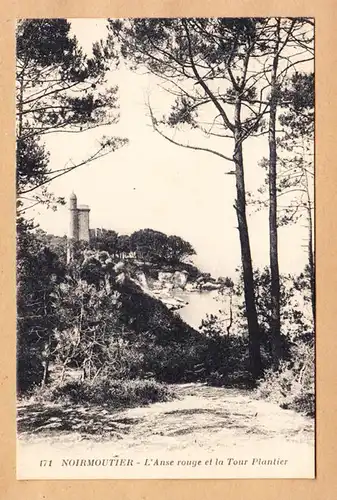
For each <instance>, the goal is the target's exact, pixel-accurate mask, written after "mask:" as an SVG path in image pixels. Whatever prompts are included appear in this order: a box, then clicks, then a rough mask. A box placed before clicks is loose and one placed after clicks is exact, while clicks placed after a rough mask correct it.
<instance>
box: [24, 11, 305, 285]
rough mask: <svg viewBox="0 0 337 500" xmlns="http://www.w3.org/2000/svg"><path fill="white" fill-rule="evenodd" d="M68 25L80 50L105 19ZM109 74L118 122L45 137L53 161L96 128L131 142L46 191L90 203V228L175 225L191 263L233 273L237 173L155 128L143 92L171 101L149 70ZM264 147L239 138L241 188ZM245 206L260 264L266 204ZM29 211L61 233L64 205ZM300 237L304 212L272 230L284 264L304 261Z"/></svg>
mask: <svg viewBox="0 0 337 500" xmlns="http://www.w3.org/2000/svg"><path fill="white" fill-rule="evenodd" d="M72 30H73V32H74V33H75V34H76V36H77V37H78V39H79V42H80V44H81V45H82V46H83V48H84V50H86V51H90V47H91V44H92V42H93V41H95V40H97V39H100V38H104V36H105V35H106V30H105V21H104V20H95V19H90V20H84V19H81V20H73V21H72ZM109 83H111V84H118V85H119V96H120V101H119V102H120V115H121V117H120V121H119V123H118V124H115V125H111V126H107V127H100V128H97V129H94V130H91V131H88V132H83V133H81V134H66V133H65V134H63V133H57V134H54V135H50V136H49V137H48V139H47V141H46V144H47V148H48V150H49V151H50V155H51V156H50V166H51V167H52V168H54V169H58V168H62V167H63V166H64V165H65V164H67V163H68V162H69V161H74V162H76V161H79V160H82V159H84V158H86V157H87V156H88V155H90V153H91V152H92V151H94V150H95V149H96V147H97V144H98V140H99V139H100V137H101V136H102V135H114V136H120V137H127V138H128V139H129V143H128V145H126V146H124V147H122V148H121V149H119V150H118V151H116V152H114V153H112V154H111V155H108V156H106V157H104V158H102V159H100V160H97V161H95V162H93V163H92V164H90V165H86V166H84V167H81V168H79V169H77V170H75V171H73V172H70V173H69V174H67V175H65V176H63V177H60V178H59V179H56V180H54V181H53V182H52V183H51V184H50V190H51V191H52V192H53V193H55V194H56V195H57V196H63V197H65V198H66V199H68V198H69V196H70V194H71V192H72V191H74V192H75V193H76V195H77V199H78V203H79V204H87V205H89V206H90V208H91V212H90V227H92V228H95V227H104V228H106V229H114V230H115V231H117V232H118V233H120V234H130V233H131V232H133V231H135V230H138V229H142V228H152V229H156V230H160V231H163V232H165V233H167V234H176V235H178V236H181V237H182V238H184V239H186V240H188V241H189V242H190V243H191V244H192V245H193V246H194V248H195V250H196V252H197V255H196V257H195V258H194V262H195V264H196V265H198V266H199V267H200V268H201V269H202V270H204V271H207V272H210V273H212V275H214V276H216V277H217V276H231V277H233V276H234V274H235V268H236V267H238V266H239V265H240V261H241V257H240V246H239V233H238V230H237V227H236V226H237V221H236V214H235V210H234V208H233V204H234V201H235V176H233V175H226V174H225V172H226V171H228V170H232V167H233V164H231V163H229V162H226V161H225V160H223V159H222V158H219V157H216V156H214V155H211V154H209V153H206V152H200V151H191V150H188V149H185V148H181V147H178V146H176V145H173V144H171V143H169V142H168V141H167V140H165V139H164V138H162V137H160V136H159V135H158V134H157V133H156V132H155V131H153V129H152V126H151V123H150V119H149V117H148V112H147V108H146V101H147V99H148V98H150V100H151V103H152V105H153V107H154V109H155V111H158V112H159V111H165V109H167V106H168V99H167V95H166V94H165V92H164V91H163V90H162V89H161V88H160V87H159V86H158V81H157V79H156V78H154V77H153V76H151V75H144V74H143V75H140V74H135V73H132V72H131V71H129V70H127V69H126V68H125V67H123V65H122V66H121V68H120V69H119V70H118V71H117V72H116V71H115V72H114V73H113V74H111V75H109ZM170 133H171V135H172V131H171V132H170ZM177 137H178V136H177ZM179 139H181V140H184V141H186V142H188V143H189V144H195V145H202V146H204V147H207V146H208V145H209V144H215V142H213V143H210V141H212V139H207V138H203V137H202V136H201V135H200V133H199V132H195V131H194V132H186V133H185V134H181V135H180V136H179ZM221 141H222V142H221V151H222V153H223V154H225V155H228V156H232V142H231V140H226V139H225V140H223V139H222V140H221ZM216 146H219V143H216ZM267 155H268V143H267V140H266V138H261V139H258V140H257V139H254V140H251V141H249V140H248V141H246V142H245V144H244V159H245V166H246V187H247V189H248V190H251V191H256V189H257V188H259V187H260V185H261V183H262V182H263V179H264V171H263V170H262V168H261V167H260V166H259V161H260V160H261V159H262V158H263V156H267ZM249 212H250V214H249V217H248V224H249V233H250V238H251V246H252V258H253V264H254V266H255V267H262V266H265V265H268V261H269V247H268V211H267V210H262V211H260V212H254V210H253V209H249ZM30 215H32V216H34V217H35V219H36V221H37V222H38V223H39V224H40V226H41V228H42V229H44V230H45V231H47V232H49V233H52V234H56V235H64V234H67V232H68V226H69V212H68V208H67V207H66V206H65V207H60V208H59V209H58V210H57V211H56V212H53V211H52V210H47V209H45V208H44V207H39V208H38V209H36V210H34V212H33V211H31V213H30ZM306 242H307V229H306V227H305V221H304V220H303V221H300V223H298V224H296V225H293V226H288V227H281V228H280V229H279V252H280V270H281V272H283V273H289V272H291V273H293V272H294V273H296V272H300V271H301V270H302V269H303V267H304V265H305V264H306V261H307V254H306V251H305V245H306Z"/></svg>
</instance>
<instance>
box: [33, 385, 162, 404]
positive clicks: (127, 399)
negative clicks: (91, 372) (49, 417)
mask: <svg viewBox="0 0 337 500" xmlns="http://www.w3.org/2000/svg"><path fill="white" fill-rule="evenodd" d="M41 396H42V397H43V394H41ZM44 396H45V398H47V399H49V400H50V401H55V402H58V401H62V400H67V401H69V402H71V403H75V404H78V403H91V404H98V405H102V404H108V405H109V406H111V407H113V408H127V407H133V406H140V405H146V404H149V403H156V402H158V401H167V400H168V399H170V397H171V393H170V391H169V390H168V388H167V387H166V386H165V385H163V384H160V383H158V382H156V381H154V380H141V379H135V380H110V379H108V378H99V379H96V380H95V381H94V382H92V381H91V382H90V381H86V380H84V381H71V382H66V383H65V384H64V385H62V386H54V387H50V388H49V389H48V390H46V391H44Z"/></svg>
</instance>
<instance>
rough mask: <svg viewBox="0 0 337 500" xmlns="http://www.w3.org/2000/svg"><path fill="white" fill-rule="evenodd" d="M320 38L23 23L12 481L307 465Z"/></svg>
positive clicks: (199, 27)
mask: <svg viewBox="0 0 337 500" xmlns="http://www.w3.org/2000/svg"><path fill="white" fill-rule="evenodd" d="M314 32H315V25H314V20H313V19H312V18H307V17H231V18H230V17H212V18H205V17H203V18H201V17H195V18H187V17H186V18H177V17H171V18H165V17H162V18H155V17H153V18H125V19H117V18H111V19H107V18H100V19H96V18H86V19H77V18H76V19H74V18H70V19H65V18H39V19H37V18H30V19H27V18H23V19H20V20H18V21H17V25H16V194H17V219H16V227H17V246H16V248H17V363H16V367H17V370H16V371H17V478H18V479H116V478H118V479H129V478H130V479H131V478H133V479H134V478H158V479H165V478H224V479H226V478H229V479H233V478H272V479H274V478H295V479H298V478H314V477H315V311H316V300H315V243H314V240H315V232H314V227H315V197H314V184H315V169H314V166H315V158H314V140H315V137H314V130H315V88H314V83H315V75H314V57H315V53H314V42H315V38H314Z"/></svg>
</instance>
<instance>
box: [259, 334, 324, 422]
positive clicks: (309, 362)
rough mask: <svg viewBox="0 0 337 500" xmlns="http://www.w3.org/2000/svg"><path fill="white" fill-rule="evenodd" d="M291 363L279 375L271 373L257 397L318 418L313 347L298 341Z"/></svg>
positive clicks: (261, 383) (287, 362) (285, 365)
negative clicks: (316, 413)
mask: <svg viewBox="0 0 337 500" xmlns="http://www.w3.org/2000/svg"><path fill="white" fill-rule="evenodd" d="M291 355H292V356H291V359H292V360H291V361H283V362H282V363H281V364H280V367H279V369H278V370H277V371H274V370H272V369H269V370H267V371H266V372H265V374H264V378H263V379H262V380H261V381H260V383H259V385H258V387H257V394H258V396H260V397H263V398H266V399H268V400H269V401H273V402H275V403H277V404H279V405H280V406H281V407H282V408H289V409H293V410H296V411H299V412H301V413H304V414H306V415H309V416H314V414H315V365H314V363H315V359H314V358H315V355H314V346H313V343H309V344H307V343H305V342H303V341H298V342H297V343H295V344H294V345H293V347H292V349H291Z"/></svg>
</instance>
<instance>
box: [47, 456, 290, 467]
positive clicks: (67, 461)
mask: <svg viewBox="0 0 337 500" xmlns="http://www.w3.org/2000/svg"><path fill="white" fill-rule="evenodd" d="M53 462H54V463H55V461H54V460H41V461H40V467H48V466H49V467H51V466H52V465H54V463H53ZM287 463H288V460H286V459H283V458H279V457H278V458H268V459H267V458H261V457H254V458H249V459H248V458H247V459H242V458H240V459H238V458H234V457H227V458H223V459H219V458H209V459H207V460H162V459H158V458H145V459H144V460H143V461H136V460H134V459H131V458H63V459H61V464H59V465H61V467H137V466H145V467H202V466H230V467H233V466H234V467H242V466H250V465H252V466H285V465H287Z"/></svg>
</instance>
